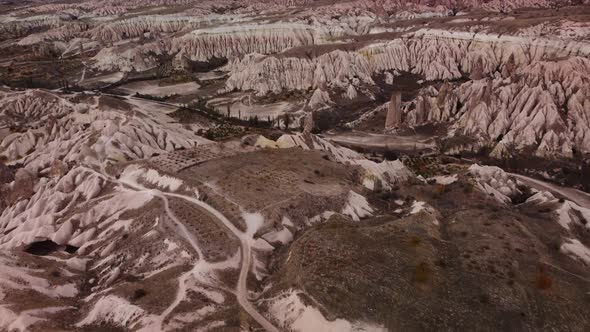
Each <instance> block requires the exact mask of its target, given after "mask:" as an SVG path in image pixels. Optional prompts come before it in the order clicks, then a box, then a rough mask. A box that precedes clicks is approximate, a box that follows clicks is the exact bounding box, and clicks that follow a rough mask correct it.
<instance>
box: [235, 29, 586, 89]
mask: <svg viewBox="0 0 590 332" xmlns="http://www.w3.org/2000/svg"><path fill="white" fill-rule="evenodd" d="M589 54H590V44H588V43H583V42H575V41H568V40H551V39H530V38H524V37H511V36H498V35H486V34H481V35H480V34H473V33H466V32H465V33H453V32H448V31H442V30H419V31H417V32H415V33H412V34H409V35H408V39H404V40H400V39H397V40H394V41H391V42H386V43H378V44H372V45H369V46H366V47H364V48H362V49H360V50H358V51H356V52H345V51H341V50H337V51H333V52H330V53H327V54H323V55H321V56H319V57H316V58H313V59H308V58H298V57H275V56H262V55H249V56H246V57H244V58H243V59H240V60H235V61H233V62H231V63H230V64H229V65H228V66H227V69H228V70H229V71H230V72H231V76H230V77H229V79H228V81H227V83H226V84H227V88H228V89H229V90H231V89H234V88H236V89H240V90H255V91H257V93H258V94H260V95H263V94H266V93H269V92H275V93H278V92H279V91H281V90H282V89H288V90H304V89H309V88H317V87H320V86H322V85H325V84H328V85H329V86H337V87H342V88H348V85H349V84H353V85H359V84H369V85H373V84H374V81H373V79H372V76H373V75H374V74H376V73H380V72H383V71H389V70H396V71H405V72H411V73H414V74H419V75H423V76H424V77H425V78H426V80H453V79H458V78H461V77H462V76H463V73H471V72H472V71H473V70H476V71H481V74H480V75H478V76H484V75H489V74H491V73H493V72H495V70H496V69H497V68H500V69H502V68H503V67H504V66H505V64H511V65H512V66H521V65H528V64H531V63H533V62H535V61H540V60H543V59H547V58H555V57H570V56H572V55H573V56H575V55H579V56H588V55H589ZM509 59H512V60H511V61H510V62H509V61H508V60H509ZM355 78H356V79H355Z"/></svg>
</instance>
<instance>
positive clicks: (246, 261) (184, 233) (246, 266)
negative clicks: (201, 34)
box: [83, 167, 279, 332]
mask: <svg viewBox="0 0 590 332" xmlns="http://www.w3.org/2000/svg"><path fill="white" fill-rule="evenodd" d="M83 169H84V170H86V171H88V172H91V173H94V174H96V175H97V176H99V177H101V178H103V179H105V180H106V181H110V182H113V183H115V184H118V185H119V186H121V187H123V188H131V189H133V190H135V191H137V192H148V193H150V194H152V195H154V196H155V197H158V198H161V199H162V200H163V201H164V208H165V210H166V213H167V214H168V215H169V216H170V217H171V219H172V220H173V221H174V223H175V224H176V225H177V226H178V227H179V229H180V233H179V235H180V236H181V237H183V238H185V239H186V240H187V241H188V242H189V244H190V245H191V246H192V247H193V248H194V249H195V251H196V252H197V253H198V255H199V261H198V262H197V265H199V264H200V263H201V262H205V260H204V258H203V254H202V251H201V248H200V247H199V246H198V244H197V242H196V240H195V239H194V236H193V235H192V234H191V233H190V232H189V231H188V229H187V228H186V226H185V225H184V224H183V223H182V222H181V221H180V220H178V219H177V218H176V217H175V216H174V214H173V213H172V211H171V210H170V207H169V203H168V199H167V198H168V197H174V198H180V199H183V200H185V201H188V202H190V203H192V204H195V205H197V206H198V207H199V208H201V209H204V210H206V211H207V212H209V213H210V214H211V215H212V216H213V217H215V218H216V219H217V220H218V221H219V222H220V223H221V224H222V225H223V226H225V227H227V228H228V229H229V230H230V231H231V232H232V233H233V234H234V236H236V237H237V238H238V239H239V240H240V251H241V256H242V262H241V267H240V275H239V278H238V284H237V287H236V293H235V295H236V298H237V300H238V303H239V304H240V306H241V307H242V308H243V309H244V311H246V312H247V313H248V314H249V315H250V316H251V317H252V318H253V319H254V320H255V321H256V322H257V323H258V324H260V326H262V327H263V328H264V329H265V330H267V331H269V332H278V331H279V330H278V329H277V328H276V327H275V326H274V325H273V324H272V323H271V322H270V321H268V320H267V319H266V317H264V316H263V315H262V314H261V313H260V312H258V310H257V309H256V308H255V307H254V305H252V303H251V302H250V301H249V298H248V286H247V279H248V273H249V271H250V267H251V266H252V249H251V243H252V242H253V238H252V234H250V233H248V232H246V233H244V232H242V231H240V230H239V229H237V228H236V226H235V225H234V224H233V223H232V222H231V221H230V220H229V219H227V218H226V217H225V216H224V215H223V214H222V213H221V212H219V211H218V210H216V209H215V208H213V207H212V206H211V205H209V204H207V203H205V202H203V201H200V200H198V199H196V198H194V197H190V196H186V195H181V194H174V193H168V192H162V191H159V190H154V189H148V188H145V187H143V186H141V185H139V184H137V183H134V182H130V181H124V180H123V181H122V180H118V179H115V178H112V177H111V176H108V175H106V174H102V173H99V172H97V171H95V170H93V169H91V168H87V167H83ZM205 263H206V262H205ZM195 267H196V266H195ZM183 278H186V276H183ZM181 281H183V280H181ZM181 287H182V285H181ZM177 300H178V299H177ZM172 309H173V308H172ZM171 311H172V310H170V308H169V310H167V311H166V312H165V314H169V313H170V312H171Z"/></svg>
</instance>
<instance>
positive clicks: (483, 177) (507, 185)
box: [469, 165, 520, 204]
mask: <svg viewBox="0 0 590 332" xmlns="http://www.w3.org/2000/svg"><path fill="white" fill-rule="evenodd" d="M469 173H470V174H472V175H473V176H475V177H476V178H477V179H478V181H477V188H478V189H479V190H480V191H482V192H483V193H485V194H488V195H490V196H492V197H494V199H496V200H497V201H499V202H502V203H505V204H508V203H510V202H511V201H512V199H511V197H512V196H514V195H517V194H519V193H520V191H519V190H518V188H516V182H515V181H514V180H513V179H511V178H510V177H509V176H508V174H506V172H504V170H502V169H501V168H499V167H495V166H480V165H471V167H469Z"/></svg>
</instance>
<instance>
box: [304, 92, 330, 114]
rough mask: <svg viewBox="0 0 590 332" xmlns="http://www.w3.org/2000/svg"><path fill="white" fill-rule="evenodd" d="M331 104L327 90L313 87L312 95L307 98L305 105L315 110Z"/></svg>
mask: <svg viewBox="0 0 590 332" xmlns="http://www.w3.org/2000/svg"><path fill="white" fill-rule="evenodd" d="M331 104H332V99H330V95H329V94H328V92H327V91H324V90H322V89H320V88H317V89H315V91H314V92H313V95H311V98H310V99H309V102H308V103H307V106H309V108H311V109H313V110H316V109H322V108H326V107H329V106H330V105H331Z"/></svg>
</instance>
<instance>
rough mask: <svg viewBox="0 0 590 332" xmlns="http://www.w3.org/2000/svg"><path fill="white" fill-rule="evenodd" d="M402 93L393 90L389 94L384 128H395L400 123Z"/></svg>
mask: <svg viewBox="0 0 590 332" xmlns="http://www.w3.org/2000/svg"><path fill="white" fill-rule="evenodd" d="M401 106H402V94H401V92H395V93H393V94H392V95H391V100H390V101H389V106H388V107H387V116H386V119H385V129H393V128H397V127H399V126H400V125H401V124H402V115H403V114H402V108H401Z"/></svg>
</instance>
